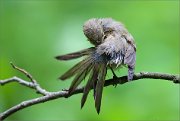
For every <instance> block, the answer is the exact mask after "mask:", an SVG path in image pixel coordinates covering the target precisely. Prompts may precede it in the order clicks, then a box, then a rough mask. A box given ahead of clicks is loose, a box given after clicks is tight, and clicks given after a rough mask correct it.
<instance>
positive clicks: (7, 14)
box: [0, 0, 180, 120]
mask: <svg viewBox="0 0 180 121" xmlns="http://www.w3.org/2000/svg"><path fill="white" fill-rule="evenodd" d="M94 17H95V18H101V17H102V18H104V17H112V18H114V19H115V20H118V21H121V22H122V23H124V24H125V25H126V27H127V28H128V30H129V32H130V33H131V34H132V35H133V36H134V38H135V40H136V44H137V64H136V72H140V71H152V72H164V73H172V74H179V61H180V60H179V55H180V53H179V26H180V25H179V1H178V0H177V1H176V0H172V1H170V0H169V1H163V0H162V1H161V0H159V1H154V0H153V1H142V0H139V1H138V0H135V1H133V0H127V1H115V0H112V1H110V0H97V1H95V0H92V1H86V0H83V1H81V0H77V1H75V0H74V1H73V0H67V1H66V0H60V1H50V0H49V1H48V0H47V1H41V0H29V1H28V0H27V1H26V0H18V1H12V0H0V79H5V78H9V77H12V76H15V75H16V76H19V77H21V78H23V79H27V78H26V77H25V76H24V75H22V74H20V73H19V72H17V71H15V70H13V69H12V68H11V66H10V64H9V62H10V61H12V62H13V63H14V64H15V65H17V66H20V67H22V68H24V69H26V70H27V71H29V72H30V73H31V74H32V75H33V77H34V78H35V79H36V80H38V82H39V83H40V84H41V85H42V87H43V88H45V89H47V90H49V91H57V90H61V89H64V88H68V87H69V85H70V83H71V80H72V79H69V80H67V81H66V82H61V81H59V80H58V79H57V78H58V77H59V76H60V75H61V74H63V73H64V72H65V71H66V70H68V69H69V68H70V67H72V66H73V65H74V63H76V62H78V60H73V61H69V62H59V61H57V60H55V59H54V57H55V56H56V55H59V54H65V53H68V52H73V51H77V50H81V49H83V48H87V47H90V46H92V45H90V43H89V42H88V41H86V40H87V39H86V37H85V36H84V34H83V32H82V25H83V23H84V22H85V21H86V20H88V19H90V18H94ZM116 73H117V75H119V76H121V75H125V74H126V73H127V69H126V68H122V69H120V70H118V71H117V72H116ZM111 77H112V75H111V74H110V73H109V74H108V76H107V78H111ZM38 96H39V95H37V94H36V93H35V91H33V90H31V89H28V88H26V87H23V86H21V85H19V84H16V83H12V84H9V85H6V86H3V87H2V86H1V87H0V112H2V111H4V110H6V109H7V108H9V107H11V106H13V105H16V104H18V103H19V102H21V101H23V100H28V99H31V98H35V97H38ZM81 96H82V94H79V95H75V96H72V97H70V98H68V99H64V98H61V99H57V100H54V101H49V102H46V103H44V104H43V103H42V104H38V105H34V106H32V107H29V108H26V109H24V110H22V111H19V112H17V113H16V114H14V115H12V116H11V117H9V118H8V119H9V120H179V119H180V117H179V114H180V104H179V85H177V84H173V83H172V82H169V81H160V80H152V79H146V80H139V81H135V82H132V83H127V84H124V85H118V86H117V87H116V88H114V87H113V86H109V87H106V88H105V89H104V92H103V99H102V108H101V113H100V115H98V114H96V111H95V108H94V101H93V97H92V93H91V94H90V95H89V99H88V101H87V103H86V105H85V107H84V108H83V109H82V110H81V109H80V100H81Z"/></svg>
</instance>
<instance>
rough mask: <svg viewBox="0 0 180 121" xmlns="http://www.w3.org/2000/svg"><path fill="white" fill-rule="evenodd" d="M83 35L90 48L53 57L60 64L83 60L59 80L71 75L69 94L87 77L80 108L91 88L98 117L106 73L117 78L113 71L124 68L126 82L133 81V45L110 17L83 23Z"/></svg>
mask: <svg viewBox="0 0 180 121" xmlns="http://www.w3.org/2000/svg"><path fill="white" fill-rule="evenodd" d="M83 32H84V35H85V36H86V37H87V39H88V41H89V42H90V43H91V44H92V45H93V46H92V47H90V48H87V49H82V50H80V51H77V52H72V53H69V54H65V55H60V56H56V57H55V58H56V59H58V60H61V61H63V60H64V61H67V60H71V59H76V58H80V57H83V59H82V61H80V62H78V63H77V64H75V65H74V66H73V67H72V68H70V69H69V70H68V71H67V72H65V73H64V74H63V75H61V76H60V77H59V79H61V80H67V79H69V78H70V77H73V76H74V79H73V81H72V83H71V85H70V87H69V89H68V93H69V94H71V93H72V92H73V91H74V90H75V89H76V88H77V87H78V86H79V85H80V83H81V82H82V81H83V80H84V79H85V77H88V80H87V83H86V84H85V86H84V90H83V96H82V98H81V108H83V106H84V104H85V102H86V100H87V97H88V94H89V92H90V90H91V89H93V90H94V100H95V108H96V111H97V113H98V114H99V113H100V108H101V100H102V93H103V87H104V84H105V79H106V74H107V70H108V69H111V71H112V73H113V75H114V76H113V77H114V78H117V76H116V74H115V72H114V70H113V69H116V68H118V67H122V66H125V67H127V68H128V76H127V79H128V81H131V80H132V79H133V75H134V70H135V63H136V44H135V41H134V38H133V36H132V35H131V34H130V33H129V32H128V30H127V29H126V28H125V26H124V25H123V24H122V23H121V22H119V21H116V20H114V19H112V18H91V19H89V20H87V21H86V22H85V23H84V25H83Z"/></svg>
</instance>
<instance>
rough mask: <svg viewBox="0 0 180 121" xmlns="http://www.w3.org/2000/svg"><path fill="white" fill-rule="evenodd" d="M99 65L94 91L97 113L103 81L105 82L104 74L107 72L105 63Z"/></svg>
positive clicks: (99, 106)
mask: <svg viewBox="0 0 180 121" xmlns="http://www.w3.org/2000/svg"><path fill="white" fill-rule="evenodd" d="M99 66H100V70H99V74H98V81H97V84H96V92H95V107H96V111H97V113H98V114H99V112H100V108H101V99H102V92H103V87H104V82H105V76H106V73H107V67H106V63H102V64H100V65H99Z"/></svg>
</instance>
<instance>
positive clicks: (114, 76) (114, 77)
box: [109, 66, 118, 87]
mask: <svg viewBox="0 0 180 121" xmlns="http://www.w3.org/2000/svg"><path fill="white" fill-rule="evenodd" d="M109 67H110V69H111V71H112V73H113V79H114V80H117V78H118V77H117V76H116V74H115V72H114V70H113V69H112V67H111V66H109ZM113 86H115V87H116V86H117V84H114V85H113Z"/></svg>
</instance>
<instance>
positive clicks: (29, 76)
mask: <svg viewBox="0 0 180 121" xmlns="http://www.w3.org/2000/svg"><path fill="white" fill-rule="evenodd" d="M10 64H11V65H12V67H13V68H14V69H16V70H18V71H20V72H22V73H23V74H25V75H26V76H27V77H28V78H29V79H30V80H31V82H33V83H36V80H35V79H33V77H32V76H31V74H30V73H28V72H27V71H26V70H24V69H21V68H19V67H17V66H15V65H14V64H13V63H12V62H10Z"/></svg>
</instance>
